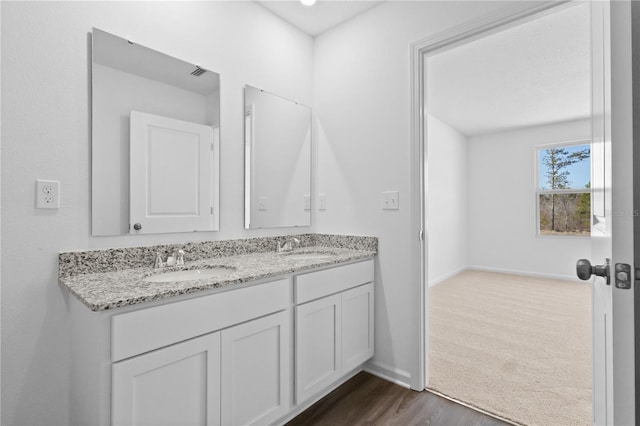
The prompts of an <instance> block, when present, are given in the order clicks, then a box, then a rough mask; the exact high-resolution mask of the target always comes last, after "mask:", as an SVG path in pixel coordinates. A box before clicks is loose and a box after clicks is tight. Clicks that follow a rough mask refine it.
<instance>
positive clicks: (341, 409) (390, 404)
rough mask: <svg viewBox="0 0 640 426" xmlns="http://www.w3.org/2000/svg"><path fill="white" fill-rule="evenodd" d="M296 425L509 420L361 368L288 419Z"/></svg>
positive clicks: (495, 423)
mask: <svg viewBox="0 0 640 426" xmlns="http://www.w3.org/2000/svg"><path fill="white" fill-rule="evenodd" d="M297 425H322V426H325V425H326V426H329V425H331V426H342V425H344V426H354V425H385V426H386V425H397V426H410V425H430V426H476V425H477V426H480V425H482V426H506V425H509V423H505V422H502V421H500V420H497V419H494V418H493V417H490V416H486V415H484V414H482V413H479V412H477V411H474V410H472V409H470V408H467V407H465V406H463V405H459V404H456V403H454V402H451V401H449V400H447V399H445V398H442V397H439V396H437V395H435V394H432V393H429V392H426V391H425V392H415V391H412V390H409V389H406V388H403V387H402V386H398V385H396V384H393V383H390V382H388V381H386V380H383V379H380V378H379V377H376V376H373V375H371V374H368V373H364V372H362V373H359V374H357V375H356V376H354V377H353V378H352V379H350V380H349V381H347V382H346V383H344V384H343V385H342V386H340V387H339V388H337V389H336V390H334V391H333V392H331V393H330V394H329V395H327V396H325V397H324V398H322V399H321V400H320V401H318V402H317V403H315V404H314V405H312V406H311V407H309V409H307V410H306V411H304V412H303V413H301V414H300V415H299V416H298V417H296V418H294V419H293V420H292V421H290V422H289V423H287V426H297Z"/></svg>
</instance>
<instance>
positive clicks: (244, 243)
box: [59, 234, 378, 311]
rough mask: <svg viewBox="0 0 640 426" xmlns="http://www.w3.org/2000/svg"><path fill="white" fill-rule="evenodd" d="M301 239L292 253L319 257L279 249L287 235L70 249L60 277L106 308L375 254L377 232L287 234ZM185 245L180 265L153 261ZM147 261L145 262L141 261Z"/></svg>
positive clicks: (93, 305) (86, 300)
mask: <svg viewBox="0 0 640 426" xmlns="http://www.w3.org/2000/svg"><path fill="white" fill-rule="evenodd" d="M291 237H295V238H298V239H299V240H300V247H298V248H296V249H295V250H294V252H293V253H302V252H306V253H309V252H313V253H316V254H321V256H318V257H313V256H309V257H304V256H292V255H291V252H289V253H276V252H275V247H276V244H277V242H278V241H281V240H283V239H284V238H285V237H265V238H251V239H245V240H230V241H215V242H203V243H188V244H182V245H180V244H172V245H164V246H153V247H133V248H123V249H113V250H94V251H85V252H66V253H60V255H59V282H60V285H61V286H63V287H64V288H66V289H67V290H68V291H69V292H71V294H73V295H74V296H75V297H77V298H78V299H79V300H80V301H81V302H82V303H83V304H84V305H86V306H87V307H88V308H89V309H91V310H92V311H104V310H107V309H114V308H118V307H122V306H128V305H135V304H140V303H145V302H150V301H153V300H159V299H164V298H168V297H173V296H178V295H182V294H189V293H196V292H199V291H203V290H207V289H214V288H222V287H229V286H233V285H238V284H242V283H245V282H248V281H254V280H259V279H264V278H269V277H276V276H280V275H286V274H289V273H295V272H303V271H308V270H311V269H315V268H320V267H326V266H331V265H336V264H340V263H345V262H350V261H355V260H359V259H366V258H368V257H372V256H374V255H375V254H377V248H378V240H377V238H374V237H353V236H341V235H324V234H302V235H292V236H286V238H291ZM178 249H183V250H185V252H186V254H185V260H186V262H185V265H184V266H182V267H165V268H162V269H153V268H152V267H151V265H152V263H153V259H154V257H155V253H161V254H163V257H165V258H166V254H168V253H172V252H173V251H175V250H178ZM142 265H144V266H142ZM214 267H225V268H228V269H229V273H228V274H224V276H222V277H219V278H207V279H197V280H185V281H170V282H148V281H145V278H147V277H150V276H151V275H156V274H162V273H165V272H171V271H176V270H182V269H188V270H192V269H207V268H214Z"/></svg>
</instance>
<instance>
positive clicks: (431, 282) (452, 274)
mask: <svg viewBox="0 0 640 426" xmlns="http://www.w3.org/2000/svg"><path fill="white" fill-rule="evenodd" d="M467 269H468V267H466V266H463V267H462V268H460V269H458V270H457V271H453V272H450V273H448V274H445V275H443V276H440V277H438V278H435V279H433V280H429V288H431V287H433V286H434V285H438V284H440V283H441V282H443V281H446V280H448V279H449V278H451V277H455V276H456V275H458V274H459V273H460V272H464V271H466V270H467Z"/></svg>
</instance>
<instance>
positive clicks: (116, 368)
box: [111, 332, 220, 425]
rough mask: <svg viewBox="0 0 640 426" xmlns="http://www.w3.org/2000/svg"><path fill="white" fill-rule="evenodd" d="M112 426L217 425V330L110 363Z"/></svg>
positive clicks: (218, 390) (218, 407)
mask: <svg viewBox="0 0 640 426" xmlns="http://www.w3.org/2000/svg"><path fill="white" fill-rule="evenodd" d="M112 380H113V389H112V391H113V397H112V400H111V410H112V417H111V423H112V424H113V425H179V424H185V425H187V424H188V425H219V424H220V332H217V333H211V334H208V335H206V336H203V337H199V338H196V339H192V340H188V341H186V342H182V343H177V344H175V345H172V346H169V347H167V348H163V349H158V350H156V351H153V352H150V353H148V354H144V355H139V356H137V357H133V358H130V359H127V360H125V361H120V362H117V363H115V364H113V369H112Z"/></svg>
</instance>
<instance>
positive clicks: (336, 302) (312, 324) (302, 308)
mask: <svg viewBox="0 0 640 426" xmlns="http://www.w3.org/2000/svg"><path fill="white" fill-rule="evenodd" d="M341 300H342V298H341V295H340V294H336V295H333V296H329V297H325V298H322V299H319V300H315V301H313V302H309V303H305V304H304V305H298V306H296V402H297V403H298V404H300V403H302V402H304V401H305V400H306V399H307V398H309V397H311V396H313V394H315V393H316V392H318V391H320V390H322V389H323V388H324V387H326V386H327V385H329V384H331V383H332V382H334V381H335V380H337V379H338V378H339V377H340V375H341V368H340V353H341V349H340V345H341V331H340V314H341V309H340V305H341Z"/></svg>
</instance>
